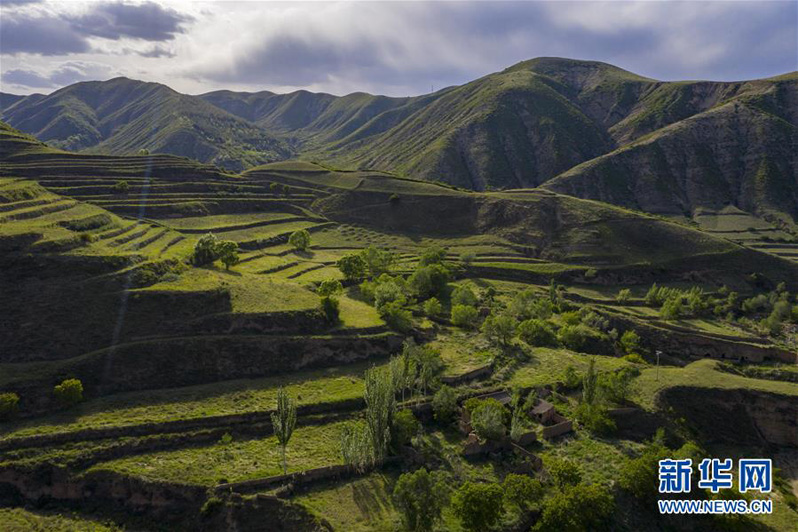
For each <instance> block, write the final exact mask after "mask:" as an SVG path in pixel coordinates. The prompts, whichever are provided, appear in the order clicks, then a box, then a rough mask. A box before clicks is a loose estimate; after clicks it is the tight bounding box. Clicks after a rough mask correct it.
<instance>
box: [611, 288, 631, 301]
mask: <svg viewBox="0 0 798 532" xmlns="http://www.w3.org/2000/svg"><path fill="white" fill-rule="evenodd" d="M630 299H632V291H631V290H629V289H628V288H622V289H621V290H618V295H617V296H615V300H616V301H617V302H618V303H627V302H628V301H629V300H630Z"/></svg>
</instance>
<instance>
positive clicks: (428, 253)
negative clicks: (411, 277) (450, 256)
mask: <svg viewBox="0 0 798 532" xmlns="http://www.w3.org/2000/svg"><path fill="white" fill-rule="evenodd" d="M444 260H446V250H445V249H443V248H441V247H439V246H432V247H429V248H427V249H425V250H424V252H423V253H422V254H421V257H420V258H419V261H418V263H419V264H420V265H421V266H429V265H431V264H443V261H444Z"/></svg>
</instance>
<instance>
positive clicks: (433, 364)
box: [415, 347, 443, 395]
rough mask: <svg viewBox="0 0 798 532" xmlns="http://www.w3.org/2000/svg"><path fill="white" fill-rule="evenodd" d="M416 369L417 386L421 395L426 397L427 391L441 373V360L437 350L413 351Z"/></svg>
mask: <svg viewBox="0 0 798 532" xmlns="http://www.w3.org/2000/svg"><path fill="white" fill-rule="evenodd" d="M415 356H416V368H417V371H418V386H419V389H420V390H421V393H422V395H427V390H428V389H429V388H431V387H433V386H434V385H435V384H436V383H437V380H438V377H440V375H441V373H443V360H442V359H441V353H440V351H438V350H437V349H432V348H430V347H421V348H418V349H416V350H415Z"/></svg>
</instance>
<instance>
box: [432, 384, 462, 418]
mask: <svg viewBox="0 0 798 532" xmlns="http://www.w3.org/2000/svg"><path fill="white" fill-rule="evenodd" d="M432 411H433V412H434V413H435V419H436V420H438V421H439V422H441V423H449V422H451V421H452V419H453V418H454V415H455V414H456V413H457V392H455V391H454V389H452V388H451V387H449V386H441V389H440V390H438V391H437V392H435V395H434V396H433V397H432Z"/></svg>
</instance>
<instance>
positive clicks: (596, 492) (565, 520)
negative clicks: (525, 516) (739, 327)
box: [532, 484, 615, 532]
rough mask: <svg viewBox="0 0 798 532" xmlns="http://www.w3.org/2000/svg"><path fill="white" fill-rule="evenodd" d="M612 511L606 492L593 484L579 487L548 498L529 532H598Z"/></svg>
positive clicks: (613, 507) (612, 502) (605, 525)
mask: <svg viewBox="0 0 798 532" xmlns="http://www.w3.org/2000/svg"><path fill="white" fill-rule="evenodd" d="M614 512H615V500H614V499H613V497H612V495H611V494H610V492H609V490H607V489H606V488H605V487H603V486H598V485H596V484H590V485H587V484H580V485H578V486H574V487H571V488H568V489H566V490H564V491H561V492H559V493H555V494H554V495H553V496H552V497H549V498H548V499H547V500H546V504H545V505H544V507H543V513H542V514H541V517H540V520H539V521H538V522H537V524H536V525H535V527H534V528H533V529H532V530H535V531H541V532H543V531H549V530H557V531H560V532H583V531H585V530H602V529H606V528H607V523H608V522H609V521H610V520H611V519H612V515H613V513H614Z"/></svg>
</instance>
